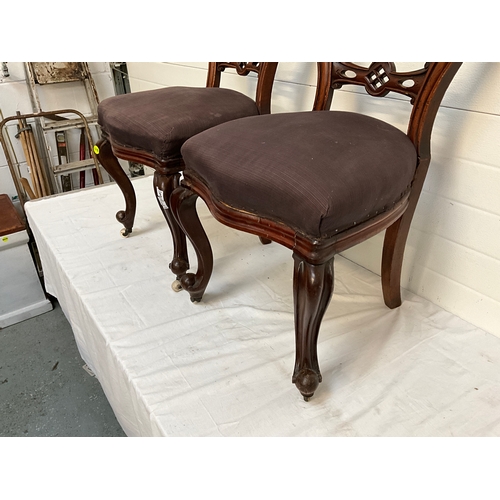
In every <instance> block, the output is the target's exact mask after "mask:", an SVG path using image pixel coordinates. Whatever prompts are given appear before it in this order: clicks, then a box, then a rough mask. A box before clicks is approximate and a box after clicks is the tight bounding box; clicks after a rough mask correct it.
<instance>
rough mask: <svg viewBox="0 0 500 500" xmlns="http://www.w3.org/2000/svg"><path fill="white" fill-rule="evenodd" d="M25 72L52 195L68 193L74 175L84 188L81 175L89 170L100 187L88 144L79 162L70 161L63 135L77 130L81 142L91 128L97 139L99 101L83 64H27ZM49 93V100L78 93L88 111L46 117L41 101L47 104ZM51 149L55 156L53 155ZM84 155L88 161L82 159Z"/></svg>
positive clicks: (100, 178) (88, 71)
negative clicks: (50, 177) (49, 174)
mask: <svg viewBox="0 0 500 500" xmlns="http://www.w3.org/2000/svg"><path fill="white" fill-rule="evenodd" d="M25 69H26V80H27V83H28V91H29V94H30V99H31V104H32V106H33V111H34V113H35V114H36V115H38V118H37V120H38V123H39V126H40V129H41V136H42V137H41V138H42V141H43V143H44V146H45V148H46V153H47V164H48V167H49V170H50V173H51V174H52V179H51V181H52V188H53V190H54V192H56V193H62V192H65V191H70V190H72V189H73V188H74V186H73V184H74V183H73V181H72V174H74V173H76V172H80V185H79V187H84V186H85V172H86V171H89V170H91V171H92V172H93V180H94V184H102V183H103V179H102V174H101V170H100V167H99V164H98V162H97V161H96V160H95V158H94V157H93V155H92V154H91V152H90V150H91V147H92V144H91V141H89V143H88V144H87V145H86V146H84V147H83V150H82V147H81V145H80V158H79V160H77V161H70V155H69V152H70V148H68V146H67V145H68V141H67V136H66V132H67V131H69V130H75V129H80V131H81V135H80V136H79V137H82V138H83V136H84V135H85V134H84V133H83V130H87V131H88V130H89V127H90V126H92V127H94V128H93V130H95V135H96V141H97V139H98V138H99V135H100V133H99V128H98V125H97V106H98V105H99V97H98V95H97V90H96V87H95V84H94V80H93V78H92V74H91V73H90V69H89V67H88V64H87V63H85V62H27V63H25ZM42 88H43V90H42ZM83 91H84V92H83ZM51 92H52V94H53V96H52V98H54V94H56V93H57V92H59V93H60V95H62V94H64V93H66V94H68V95H71V94H72V93H74V92H78V93H79V94H80V95H81V96H85V97H86V100H87V108H88V109H86V110H82V112H80V113H79V116H77V117H76V118H75V117H74V114H73V115H72V116H71V117H68V116H63V115H61V114H59V113H58V114H55V113H54V114H50V113H49V112H47V111H46V110H44V109H42V102H43V99H44V98H45V101H50V97H51V96H50V93H51ZM56 101H57V98H56ZM54 145H55V152H53V148H54ZM75 149H76V148H75ZM86 153H87V154H88V158H86V156H87V154H86Z"/></svg>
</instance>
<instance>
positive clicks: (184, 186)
mask: <svg viewBox="0 0 500 500" xmlns="http://www.w3.org/2000/svg"><path fill="white" fill-rule="evenodd" d="M460 65H461V63H449V62H448V63H446V62H439V63H427V64H426V65H425V67H424V68H422V69H421V70H418V71H414V72H409V73H401V72H399V73H398V72H397V71H396V70H395V65H394V64H393V63H372V64H371V65H370V67H369V68H364V67H360V66H357V65H355V64H352V63H320V64H319V75H318V87H317V91H316V100H315V109H329V108H330V105H331V102H332V98H333V93H334V90H335V89H338V88H341V87H342V86H343V85H346V84H355V85H362V86H364V87H365V89H366V91H367V92H368V93H369V94H370V95H373V96H376V97H382V96H385V95H386V94H387V93H388V92H390V91H393V92H398V93H400V94H403V95H406V96H407V97H409V98H410V102H411V104H412V105H413V109H412V113H411V116H410V120H409V125H408V129H407V135H408V137H409V138H410V140H411V141H412V142H413V144H414V146H415V148H416V151H417V167H416V170H415V175H414V178H413V181H412V184H411V188H410V190H409V191H408V192H407V193H406V194H405V195H404V196H403V197H402V199H401V200H399V201H398V202H397V203H395V204H394V206H392V207H390V208H388V209H387V210H386V211H385V212H384V213H381V214H378V215H376V216H375V217H372V218H371V219H369V220H367V221H365V222H363V223H360V224H358V225H355V226H352V227H350V228H349V229H347V230H345V231H342V232H339V233H338V234H336V235H335V236H332V237H329V238H324V239H313V238H310V237H308V236H307V235H305V234H301V233H300V232H299V231H297V230H296V229H295V228H293V227H289V226H287V225H285V224H283V223H281V222H278V221H276V220H272V219H269V218H266V217H261V216H260V215H259V214H252V213H248V212H244V211H241V210H238V209H236V208H234V207H231V206H229V205H227V204H226V203H224V200H219V199H217V198H216V197H215V196H214V195H213V193H212V192H211V190H210V187H209V186H207V185H206V184H205V183H204V182H203V180H202V179H200V178H198V177H197V176H196V174H195V173H194V172H192V171H190V170H189V165H188V166H187V168H186V170H185V172H184V179H183V180H182V182H181V184H180V186H179V187H177V188H176V189H175V190H174V191H173V193H172V196H171V198H170V205H171V209H172V211H173V213H174V216H175V217H176V219H177V220H178V221H179V224H180V226H181V227H182V228H183V230H184V232H185V233H186V235H187V236H188V238H189V239H190V241H191V242H192V244H193V247H194V249H195V251H196V255H197V259H198V269H197V272H196V273H195V274H193V273H185V274H184V275H182V276H181V278H180V283H181V286H182V288H183V289H184V290H187V291H188V292H189V294H190V296H191V300H192V301H199V300H201V298H202V296H203V293H204V292H205V289H206V287H207V285H208V282H209V279H210V276H211V273H212V267H213V256H212V250H211V247H210V242H209V240H208V238H207V235H206V234H205V231H204V230H203V227H202V225H201V223H200V221H199V218H198V215H197V213H196V199H197V198H198V197H201V198H202V199H203V200H204V201H205V203H206V204H207V206H208V208H209V210H210V212H211V213H212V215H213V216H214V217H215V219H217V220H218V221H219V222H221V223H223V224H225V225H227V226H229V227H232V228H235V229H238V230H241V231H245V232H248V233H252V234H256V235H258V236H259V237H261V238H265V239H269V240H272V241H275V242H277V243H280V244H282V245H284V246H285V247H287V248H289V249H291V250H292V252H293V259H294V278H293V289H294V313H295V339H296V360H295V367H294V371H293V376H292V382H293V383H295V384H296V386H297V388H298V390H299V391H300V393H301V394H302V395H303V397H304V399H305V400H306V401H307V400H308V399H309V398H310V397H311V396H312V395H313V394H314V392H315V390H316V389H317V387H318V385H319V383H320V382H321V379H322V376H321V372H320V369H319V363H318V356H317V339H318V334H319V328H320V324H321V321H322V318H323V315H324V313H325V310H326V308H327V306H328V304H329V302H330V299H331V296H332V293H333V283H334V267H333V261H334V257H335V255H336V254H337V253H339V252H342V251H344V250H346V249H348V248H350V247H352V246H354V245H356V244H358V243H360V242H362V241H364V240H366V239H368V238H370V237H372V236H374V235H375V234H377V233H379V232H381V231H383V230H386V233H385V239H384V246H383V256H382V272H381V274H382V289H383V296H384V301H385V304H386V305H387V306H388V307H389V308H395V307H398V306H399V305H400V304H401V292H400V279H401V269H402V264H403V256H404V249H405V244H406V240H407V237H408V232H409V228H410V224H411V220H412V218H413V214H414V212H415V208H416V206H417V202H418V199H419V196H420V193H421V190H422V186H423V184H424V180H425V177H426V174H427V171H428V168H429V163H430V159H431V148H430V142H431V132H432V127H433V123H434V119H435V117H436V114H437V111H438V108H439V105H440V103H441V100H442V98H443V96H444V94H445V92H446V90H447V88H448V86H449V84H450V82H451V81H452V79H453V77H454V76H455V74H456V72H457V71H458V69H459V68H460Z"/></svg>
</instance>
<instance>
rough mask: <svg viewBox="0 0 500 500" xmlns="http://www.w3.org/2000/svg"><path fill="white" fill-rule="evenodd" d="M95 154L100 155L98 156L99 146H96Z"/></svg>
mask: <svg viewBox="0 0 500 500" xmlns="http://www.w3.org/2000/svg"><path fill="white" fill-rule="evenodd" d="M94 153H95V154H96V155H98V154H99V148H98V147H97V145H94Z"/></svg>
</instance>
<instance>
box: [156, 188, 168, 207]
mask: <svg viewBox="0 0 500 500" xmlns="http://www.w3.org/2000/svg"><path fill="white" fill-rule="evenodd" d="M156 196H157V198H158V201H159V202H160V205H161V206H162V207H163V208H164V209H165V210H168V205H167V203H166V202H165V198H164V197H163V191H162V190H161V189H158V188H156Z"/></svg>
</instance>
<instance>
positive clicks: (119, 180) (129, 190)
mask: <svg viewBox="0 0 500 500" xmlns="http://www.w3.org/2000/svg"><path fill="white" fill-rule="evenodd" d="M94 153H95V155H96V157H97V159H98V160H99V162H100V163H101V165H102V166H103V168H104V170H106V172H107V173H108V174H109V175H110V177H111V178H112V179H113V180H114V181H115V182H116V184H117V185H118V187H119V188H120V190H121V191H122V193H123V196H124V198H125V210H120V211H119V212H117V214H116V220H117V221H118V222H120V223H122V224H123V226H124V229H122V231H121V234H122V236H125V237H126V236H128V235H129V234H130V233H131V232H132V227H133V225H134V219H135V209H136V199H135V192H134V188H133V186H132V183H131V182H130V179H129V178H128V177H127V174H126V173H125V172H124V171H123V169H122V167H121V166H120V164H119V163H118V160H117V158H116V156H115V155H114V154H113V150H112V149H111V144H110V143H109V141H108V140H107V139H101V140H100V141H98V142H97V144H96V145H95V146H94Z"/></svg>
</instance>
